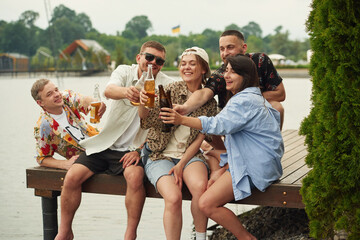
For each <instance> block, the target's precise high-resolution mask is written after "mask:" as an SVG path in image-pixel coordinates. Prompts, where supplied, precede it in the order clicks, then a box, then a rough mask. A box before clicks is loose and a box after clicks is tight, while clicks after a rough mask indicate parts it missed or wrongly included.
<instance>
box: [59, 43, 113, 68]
mask: <svg viewBox="0 0 360 240" xmlns="http://www.w3.org/2000/svg"><path fill="white" fill-rule="evenodd" d="M90 51H91V54H92V56H89V54H88V53H89V52H90ZM59 57H60V59H65V60H67V61H68V60H69V59H68V58H69V57H70V60H73V59H75V58H78V59H80V61H81V65H82V69H83V70H86V69H87V68H89V66H90V68H92V67H94V66H95V65H105V66H106V65H107V64H109V63H110V54H109V52H108V51H107V50H106V49H104V48H103V47H102V46H101V45H100V44H99V43H98V42H97V41H95V40H90V39H78V40H75V41H74V42H72V43H71V44H70V45H69V46H68V47H67V48H65V49H64V50H63V51H62V52H61V53H60V56H59Z"/></svg>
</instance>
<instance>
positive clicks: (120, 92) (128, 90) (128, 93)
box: [104, 84, 139, 102]
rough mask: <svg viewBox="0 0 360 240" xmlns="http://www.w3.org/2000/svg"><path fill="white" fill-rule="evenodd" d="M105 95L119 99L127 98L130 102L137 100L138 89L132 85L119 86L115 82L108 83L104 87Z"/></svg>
mask: <svg viewBox="0 0 360 240" xmlns="http://www.w3.org/2000/svg"><path fill="white" fill-rule="evenodd" d="M104 94H105V97H107V98H110V99H113V100H119V99H124V98H127V99H129V100H130V101H132V102H139V91H138V90H137V89H136V88H135V87H134V86H131V87H120V86H118V85H116V84H109V85H107V86H106V88H105V92H104Z"/></svg>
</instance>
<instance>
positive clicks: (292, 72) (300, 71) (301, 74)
mask: <svg viewBox="0 0 360 240" xmlns="http://www.w3.org/2000/svg"><path fill="white" fill-rule="evenodd" d="M277 71H278V73H279V75H280V76H281V77H282V78H307V79H309V78H310V74H309V69H307V68H280V69H277ZM163 72H164V73H165V74H167V75H168V76H171V77H179V76H180V75H179V72H178V71H163ZM110 75H111V71H104V72H99V73H94V74H90V75H83V74H82V73H81V72H57V74H56V73H55V72H17V73H0V79H1V78H2V77H11V78H17V77H29V78H34V77H37V76H38V77H40V76H41V77H43V76H46V77H54V76H56V77H97V76H109V77H110Z"/></svg>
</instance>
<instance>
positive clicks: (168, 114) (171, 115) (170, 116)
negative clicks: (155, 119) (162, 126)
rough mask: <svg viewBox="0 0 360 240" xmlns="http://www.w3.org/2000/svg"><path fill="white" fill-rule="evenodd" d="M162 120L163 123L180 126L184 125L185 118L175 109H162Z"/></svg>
mask: <svg viewBox="0 0 360 240" xmlns="http://www.w3.org/2000/svg"><path fill="white" fill-rule="evenodd" d="M160 118H161V120H163V123H168V124H174V125H180V124H181V123H182V119H183V116H181V115H180V114H179V113H177V112H176V111H175V110H174V109H171V108H161V111H160Z"/></svg>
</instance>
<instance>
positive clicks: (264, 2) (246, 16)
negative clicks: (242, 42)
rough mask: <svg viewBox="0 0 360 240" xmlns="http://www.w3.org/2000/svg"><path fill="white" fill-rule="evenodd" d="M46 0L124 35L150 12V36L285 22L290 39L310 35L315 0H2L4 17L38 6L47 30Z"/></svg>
mask: <svg viewBox="0 0 360 240" xmlns="http://www.w3.org/2000/svg"><path fill="white" fill-rule="evenodd" d="M45 1H46V2H50V7H51V8H52V9H53V8H55V7H56V6H58V5H60V4H64V5H65V6H66V7H68V8H70V9H72V10H75V11H76V13H77V14H78V13H82V12H83V13H86V14H87V15H88V16H89V17H90V19H91V21H92V24H93V27H94V28H96V29H97V30H98V31H99V32H101V33H106V34H112V35H115V34H116V32H117V31H119V32H120V33H121V32H122V31H123V30H124V28H125V25H126V23H127V22H128V21H130V20H131V19H132V18H133V17H134V16H138V15H146V16H148V19H149V20H150V21H151V23H152V25H153V29H152V31H151V32H148V33H149V34H150V35H151V34H162V35H172V33H171V28H172V27H174V26H176V25H180V27H181V28H180V29H181V34H186V35H187V34H189V33H190V32H192V33H201V32H202V31H203V30H205V29H206V28H210V29H212V30H220V31H223V30H224V28H225V27H226V26H228V25H230V24H232V23H235V24H236V25H238V26H239V27H243V26H245V25H247V24H248V23H249V22H250V21H254V22H256V23H258V24H259V25H260V27H261V29H262V31H263V36H266V35H268V34H273V33H274V29H275V28H276V27H277V26H279V25H281V26H283V29H282V32H283V31H285V30H288V31H289V33H290V39H292V40H303V39H305V38H307V37H308V34H307V33H306V30H305V22H306V19H307V18H308V15H309V13H310V10H311V8H310V4H311V0H181V1H180V0H177V1H172V0H152V1H149V0H50V1H49V0H0V20H5V21H7V22H10V21H16V20H18V19H19V16H20V15H21V13H23V12H24V11H26V10H33V11H35V12H38V13H39V14H40V17H39V19H38V20H37V21H36V22H35V24H36V25H37V26H39V27H41V28H43V29H45V28H46V27H47V18H46V11H45V4H44V2H45Z"/></svg>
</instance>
